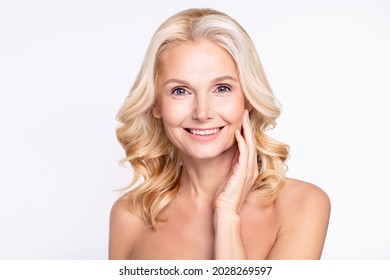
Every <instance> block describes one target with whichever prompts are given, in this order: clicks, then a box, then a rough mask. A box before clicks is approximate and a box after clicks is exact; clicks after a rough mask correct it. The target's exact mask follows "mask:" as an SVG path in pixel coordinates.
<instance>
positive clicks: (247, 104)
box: [245, 100, 253, 113]
mask: <svg viewBox="0 0 390 280" xmlns="http://www.w3.org/2000/svg"><path fill="white" fill-rule="evenodd" d="M245 109H247V110H248V113H250V112H251V111H252V109H253V106H252V104H251V103H250V102H249V101H248V100H245Z"/></svg>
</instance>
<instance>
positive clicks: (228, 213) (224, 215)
mask: <svg viewBox="0 0 390 280" xmlns="http://www.w3.org/2000/svg"><path fill="white" fill-rule="evenodd" d="M242 127H243V131H244V137H245V138H244V137H243V136H242V135H241V133H240V131H238V130H237V131H236V132H235V137H236V139H237V143H238V151H237V153H236V155H235V157H234V159H233V161H232V168H231V176H230V177H229V178H228V181H227V183H226V185H225V187H224V189H223V191H222V192H221V193H220V194H219V196H218V197H217V199H216V201H215V205H214V206H215V207H214V231H215V241H214V244H215V245H214V246H215V247H214V255H215V256H214V257H215V259H247V255H246V252H245V247H244V243H243V240H242V236H241V220H240V215H239V213H240V209H241V206H242V204H243V203H244V201H245V199H246V197H247V195H248V193H249V192H250V190H251V188H252V186H253V184H254V182H255V180H256V178H257V175H258V165H257V151H256V145H255V143H256V142H255V139H254V136H253V133H252V131H251V128H250V124H249V116H248V112H247V111H245V113H244V117H243V124H242Z"/></svg>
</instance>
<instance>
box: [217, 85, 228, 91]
mask: <svg viewBox="0 0 390 280" xmlns="http://www.w3.org/2000/svg"><path fill="white" fill-rule="evenodd" d="M229 91H231V88H230V87H229V86H227V85H220V86H218V87H217V89H216V92H222V93H223V92H229Z"/></svg>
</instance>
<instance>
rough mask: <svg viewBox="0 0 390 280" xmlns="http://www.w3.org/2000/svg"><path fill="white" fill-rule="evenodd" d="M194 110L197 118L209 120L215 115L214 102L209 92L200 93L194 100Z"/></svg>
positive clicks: (194, 115) (194, 116)
mask: <svg viewBox="0 0 390 280" xmlns="http://www.w3.org/2000/svg"><path fill="white" fill-rule="evenodd" d="M194 101H195V102H194V103H195V104H194V111H193V115H192V117H193V118H194V119H197V120H201V121H203V120H207V119H210V118H212V117H213V110H212V106H211V105H212V104H211V101H210V96H209V95H208V94H198V95H196V97H195V100H194Z"/></svg>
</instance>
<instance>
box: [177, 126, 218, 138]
mask: <svg viewBox="0 0 390 280" xmlns="http://www.w3.org/2000/svg"><path fill="white" fill-rule="evenodd" d="M222 128H223V127H217V128H209V129H192V128H186V129H185V130H186V131H187V132H189V133H191V134H193V135H197V136H210V135H214V134H215V133H217V132H218V131H220V130H221V129H222Z"/></svg>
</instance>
